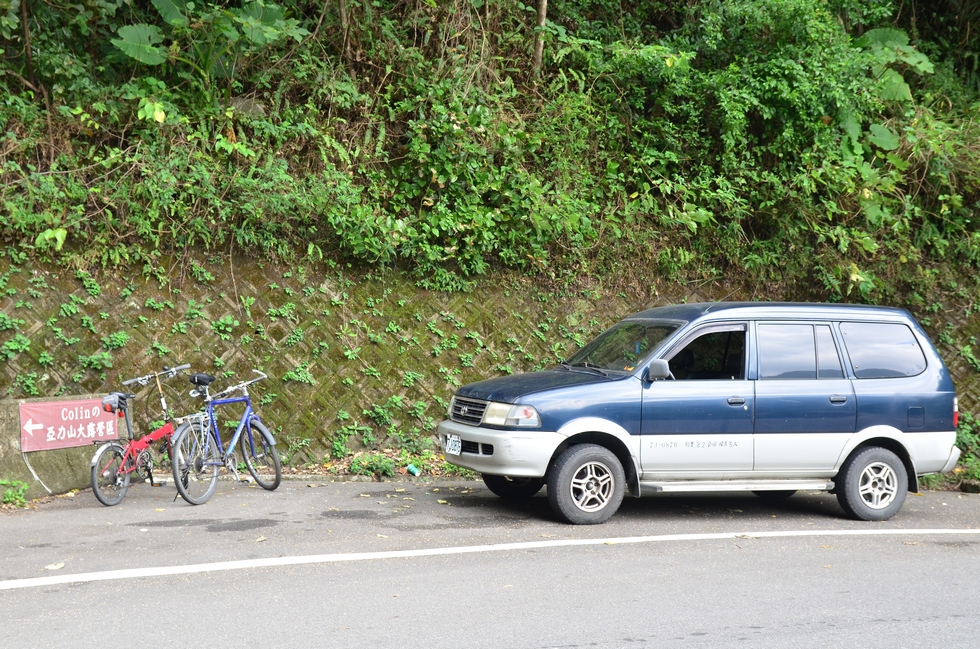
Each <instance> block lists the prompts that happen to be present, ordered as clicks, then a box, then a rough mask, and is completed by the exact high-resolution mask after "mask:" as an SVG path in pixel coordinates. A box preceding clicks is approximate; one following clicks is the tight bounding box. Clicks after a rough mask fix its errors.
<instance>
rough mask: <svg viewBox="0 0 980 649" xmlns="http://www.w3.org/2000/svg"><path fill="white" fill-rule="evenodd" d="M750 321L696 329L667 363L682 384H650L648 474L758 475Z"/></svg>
mask: <svg viewBox="0 0 980 649" xmlns="http://www.w3.org/2000/svg"><path fill="white" fill-rule="evenodd" d="M747 331H748V327H747V324H746V323H744V322H737V323H725V324H717V325H708V326H705V327H701V328H699V329H696V330H694V331H693V332H691V333H690V334H689V335H688V336H686V337H685V338H684V339H683V340H681V341H680V342H679V343H678V344H677V345H675V346H673V347H672V348H671V349H670V350H669V351H668V352H667V353H666V354H665V355H664V358H665V359H666V360H667V361H668V363H670V366H671V372H672V374H673V377H674V380H660V381H653V382H648V383H645V384H644V388H643V404H642V410H641V427H640V431H641V433H640V434H641V442H640V466H641V468H642V470H643V472H644V474H649V473H651V472H656V473H660V474H663V473H674V472H681V473H718V474H719V477H720V474H721V473H723V472H730V471H751V469H752V462H753V451H752V415H753V408H754V402H755V394H754V390H753V385H752V384H753V382H752V381H749V380H746V368H747V358H748V356H747V347H746V342H747Z"/></svg>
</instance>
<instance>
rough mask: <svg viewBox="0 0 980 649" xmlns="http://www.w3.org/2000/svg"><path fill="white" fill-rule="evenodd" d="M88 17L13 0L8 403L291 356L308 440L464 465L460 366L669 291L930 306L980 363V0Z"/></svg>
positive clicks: (285, 387) (579, 327) (489, 363)
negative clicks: (443, 428)
mask: <svg viewBox="0 0 980 649" xmlns="http://www.w3.org/2000/svg"><path fill="white" fill-rule="evenodd" d="M79 7H82V6H81V5H73V4H69V3H66V2H64V1H63V0H52V1H50V2H48V3H27V2H24V3H21V2H16V1H12V0H10V1H8V0H0V91H2V93H3V96H4V98H5V100H4V101H3V102H0V123H2V124H3V130H2V133H3V137H2V140H0V204H2V206H3V212H4V218H3V219H2V220H0V235H2V238H3V241H4V244H3V250H2V251H0V254H2V258H0V264H2V265H3V266H2V267H0V270H2V271H3V273H2V274H0V300H2V301H3V309H2V311H0V359H2V360H0V370H3V371H4V372H5V374H4V375H2V376H0V380H2V381H3V383H2V385H0V388H2V389H4V390H5V393H6V394H11V395H13V394H14V393H15V392H16V393H17V396H21V393H23V394H24V395H32V394H35V393H41V394H45V393H54V392H58V393H64V392H65V391H68V392H81V391H85V390H90V391H96V390H104V389H112V388H113V387H117V386H115V385H114V384H112V381H113V380H116V379H122V378H128V377H129V376H130V375H131V374H133V373H135V372H132V370H133V368H134V367H140V368H141V369H142V368H143V366H145V365H147V364H155V363H164V362H167V363H171V364H176V363H177V362H192V363H194V365H195V370H197V371H202V370H206V369H207V367H208V366H209V365H213V367H214V368H217V369H220V370H222V372H223V373H224V375H225V376H223V377H222V378H224V379H231V378H232V376H231V373H234V375H236V376H242V375H245V374H247V373H248V372H249V371H250V370H251V368H252V367H265V366H267V365H268V366H269V367H270V368H273V367H274V368H275V370H271V369H270V377H272V378H270V381H274V382H273V383H270V384H269V385H260V386H256V389H257V392H256V395H257V396H258V397H259V398H260V399H263V400H262V401H261V403H262V405H263V406H264V407H265V409H266V410H267V411H268V413H266V412H263V415H264V416H265V415H266V414H268V415H269V421H273V422H276V423H280V425H282V424H284V423H285V422H287V421H289V422H293V423H294V424H295V423H302V427H298V428H295V429H292V430H290V429H288V428H287V429H286V431H287V433H289V435H290V437H288V438H287V437H284V438H283V439H285V440H289V439H292V440H301V441H302V440H306V439H307V438H309V439H310V440H311V442H310V446H309V448H307V447H304V448H303V449H301V450H300V449H295V450H293V452H291V453H290V454H291V455H294V456H296V457H300V456H306V457H307V458H313V457H314V456H315V457H325V456H328V455H329V456H330V457H332V458H333V459H335V460H338V461H339V460H341V459H342V458H343V459H345V460H347V461H351V458H352V457H354V454H355V453H359V452H362V450H366V451H367V452H368V453H379V452H381V451H382V450H383V449H396V450H398V451H404V452H406V453H411V454H412V458H413V461H414V463H415V464H416V466H420V467H423V468H425V470H427V471H430V472H439V471H442V472H445V471H446V470H447V469H445V468H442V467H440V466H439V462H440V461H439V460H438V459H437V458H436V459H430V460H428V461H424V462H423V461H421V460H418V458H419V457H421V456H422V454H424V453H431V452H432V448H433V447H432V439H431V431H432V428H433V425H434V422H435V421H436V420H437V419H439V418H441V416H442V414H443V412H444V411H445V408H446V406H447V405H448V404H447V399H448V397H449V395H450V394H451V393H452V391H453V389H454V388H455V387H456V386H458V385H461V384H463V383H466V382H469V381H471V380H476V379H479V378H486V377H488V376H492V375H495V374H509V373H515V372H521V371H528V370H532V369H540V368H542V367H546V366H548V365H549V364H552V363H554V362H556V361H558V360H560V359H562V358H566V357H567V356H568V355H569V354H571V353H572V352H573V351H574V349H576V348H578V347H581V346H582V344H584V342H586V341H587V340H589V339H590V338H591V337H592V336H593V335H595V334H596V333H597V332H598V331H599V330H601V329H602V328H603V327H604V326H606V325H608V324H610V323H611V322H612V321H613V320H615V319H616V318H617V317H618V316H621V315H624V314H625V313H627V312H629V311H632V310H635V309H636V308H639V307H641V306H647V305H649V304H650V303H652V302H654V301H658V300H668V299H670V300H673V301H682V300H685V299H688V298H691V299H702V298H707V299H723V298H725V297H726V296H728V295H735V296H737V297H744V298H756V299H769V298H793V299H826V300H847V301H866V302H883V303H890V304H901V305H905V306H908V307H909V308H910V309H911V310H912V311H914V312H915V313H916V315H918V316H920V317H921V318H922V320H923V322H924V324H926V326H927V327H929V328H930V332H931V333H933V335H934V339H935V340H937V342H939V343H940V345H941V348H942V351H943V353H944V356H945V357H946V359H947V362H948V363H949V364H950V365H951V369H953V370H954V372H955V373H956V374H957V376H958V377H963V378H962V380H965V381H970V380H973V381H975V380H976V379H975V378H974V377H975V376H976V375H977V374H980V361H978V360H977V357H978V356H980V354H978V353H977V351H976V350H977V345H976V337H977V336H978V335H980V330H978V329H977V328H976V325H974V324H971V323H972V322H974V321H975V317H976V315H977V313H980V307H978V306H977V305H978V304H980V293H978V291H977V284H976V280H975V279H973V278H975V277H977V276H978V274H977V270H978V266H980V229H978V225H977V220H976V218H975V216H974V215H975V213H976V211H977V210H978V209H980V171H978V170H980V119H978V118H980V64H978V61H980V32H978V30H976V29H975V28H974V27H975V25H976V24H977V20H978V18H980V3H978V2H977V1H976V0H963V1H962V2H952V1H951V0H941V1H940V2H937V3H912V2H908V1H907V0H827V1H826V2H819V3H815V2H808V1H806V0H694V1H692V2H683V3H682V2H672V3H664V2H650V1H641V2H631V3H623V2H613V1H612V0H552V1H551V2H550V3H548V20H547V22H546V23H545V24H544V25H543V27H540V28H538V27H537V26H536V20H535V11H534V7H533V6H532V7H528V6H526V4H524V3H521V2H516V1H514V0H500V1H495V2H488V1H486V0H450V1H449V2H434V1H433V0H423V1H421V2H412V3H409V2H403V1H401V0H371V1H370V2H349V1H348V0H340V2H338V3H325V4H324V3H321V4H319V5H310V4H303V3H299V2H296V0H278V1H277V2H272V1H266V0H236V1H234V2H221V1H219V2H211V3H202V4H198V3H193V4H192V3H187V2H184V1H183V0H151V1H150V2H148V3H136V4H123V3H120V2H117V1H116V0H111V1H109V2H95V3H88V4H84V6H83V7H82V8H81V9H79ZM536 42H540V43H541V44H542V46H543V55H542V56H541V58H540V59H538V57H537V56H536V52H535V44H536ZM232 261H233V262H234V263H233V264H232V263H231V262H232ZM37 269H61V271H60V272H61V274H62V276H61V277H60V278H55V277H52V276H50V275H46V274H45V272H47V271H44V272H37ZM522 276H527V277H531V278H533V279H529V280H528V281H520V280H519V279H515V278H520V277H522ZM392 277H394V278H395V279H394V280H392ZM403 277H407V278H409V280H410V282H411V283H412V284H415V285H417V286H421V287H423V288H430V289H443V290H445V291H455V292H456V293H451V294H446V293H440V294H438V295H435V294H432V293H429V292H426V291H416V290H415V288H416V287H415V286H411V288H410V289H405V287H404V284H403ZM185 278H186V280H187V281H186V282H185V281H184V280H185ZM485 278H486V279H487V281H486V282H484V281H483V280H484V279H485ZM501 278H503V279H501ZM481 282H482V283H481ZM498 284H499V286H498ZM466 291H478V292H474V293H472V294H468V293H466ZM557 304H561V305H563V306H562V307H560V308H558V307H556V306H555V305H557ZM954 306H955V307H956V312H954ZM961 306H962V307H963V308H964V309H965V310H966V311H965V313H961V312H960V311H959V308H960V307H961ZM464 321H465V322H464ZM39 323H40V325H41V326H38V324H39ZM110 323H111V325H110ZM100 326H101V327H102V331H98V328H99V327H100ZM110 327H111V328H110ZM331 338H333V339H334V340H335V341H336V342H337V344H336V345H331V344H330V342H329V340H330V339H331ZM87 370H93V371H91V372H89V371H87ZM314 377H315V379H314ZM958 380H961V379H958ZM975 393H976V392H975V391H973V392H965V391H964V392H961V394H963V395H964V396H961V407H962V409H963V411H964V417H963V421H964V422H965V428H964V430H968V431H973V428H972V426H973V424H972V423H970V422H973V421H974V420H973V419H972V418H970V412H971V411H972V412H976V408H977V405H976V404H974V403H970V402H968V399H969V397H967V396H965V395H967V394H975ZM263 395H272V396H273V397H274V400H272V399H270V400H269V401H266V400H264V398H263ZM276 395H279V396H278V397H276ZM420 404H421V405H420ZM297 412H302V413H303V414H302V415H299V414H297ZM346 412H350V413H360V414H361V416H362V417H363V420H362V421H360V422H358V421H356V420H354V419H353V417H351V415H349V414H346ZM307 413H309V414H307ZM340 413H345V414H346V416H345V417H342V416H341V415H340ZM335 414H336V420H335V419H334V417H335ZM966 434H967V433H962V432H961V435H966ZM971 434H972V433H971ZM291 443H292V442H290V444H291ZM962 443H964V444H967V442H962ZM362 447H363V449H362ZM965 448H967V449H974V446H970V445H969V444H967V446H965ZM977 452H978V451H976V450H969V451H968V453H967V454H966V455H965V464H964V466H966V467H970V466H973V465H970V464H969V463H968V462H967V460H969V458H971V457H972V458H975V457H977ZM367 462H368V461H367V460H364V461H363V462H362V464H361V465H360V466H362V468H363V470H364V471H367V472H369V473H375V474H383V473H384V471H379V470H377V467H375V468H373V469H370V470H369V469H368V468H367ZM396 466H398V467H401V466H403V463H402V462H401V459H399V460H398V462H397V463H396ZM969 470H970V471H973V469H969Z"/></svg>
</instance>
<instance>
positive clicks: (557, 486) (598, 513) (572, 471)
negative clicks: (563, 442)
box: [548, 444, 626, 525]
mask: <svg viewBox="0 0 980 649" xmlns="http://www.w3.org/2000/svg"><path fill="white" fill-rule="evenodd" d="M625 485H626V475H625V473H624V472H623V466H622V464H620V462H619V459H618V458H617V457H616V456H615V454H613V452H612V451H610V450H609V449H607V448H604V447H602V446H597V445H595V444H579V445H576V446H572V447H570V448H569V449H568V450H566V451H565V452H564V453H562V454H561V455H560V456H558V459H557V460H556V461H555V464H554V465H553V466H552V467H551V470H550V471H549V473H548V501H549V502H550V503H551V508H552V509H553V510H554V511H555V513H556V514H557V515H558V516H559V517H561V519H562V520H564V521H565V522H567V523H572V524H575V525H595V524H597V523H603V522H605V521H606V520H608V519H609V517H610V516H612V515H613V514H615V513H616V510H617V509H619V505H620V504H621V503H622V502H623V493H624V490H625Z"/></svg>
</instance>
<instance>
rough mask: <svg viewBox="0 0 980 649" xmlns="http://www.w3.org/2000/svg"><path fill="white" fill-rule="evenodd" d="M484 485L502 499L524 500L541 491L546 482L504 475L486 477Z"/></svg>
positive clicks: (484, 477)
mask: <svg viewBox="0 0 980 649" xmlns="http://www.w3.org/2000/svg"><path fill="white" fill-rule="evenodd" d="M483 484H485V485H487V489H489V490H490V491H492V492H493V493H495V494H497V495H498V496H500V497H501V498H507V499H508V500H524V499H525V498H530V497H532V496H534V494H536V493H538V492H539V491H541V487H543V486H544V480H542V479H541V478H511V477H509V476H503V475H484V476H483Z"/></svg>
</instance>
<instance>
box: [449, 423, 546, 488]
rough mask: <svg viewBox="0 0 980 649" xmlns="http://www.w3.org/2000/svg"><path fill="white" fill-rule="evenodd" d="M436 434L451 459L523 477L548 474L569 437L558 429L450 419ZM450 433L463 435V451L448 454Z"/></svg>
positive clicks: (484, 470) (469, 466)
mask: <svg viewBox="0 0 980 649" xmlns="http://www.w3.org/2000/svg"><path fill="white" fill-rule="evenodd" d="M436 434H437V436H438V438H439V446H440V447H441V448H442V450H443V452H444V455H445V457H446V461H447V462H449V463H451V464H455V465H457V466H461V467H465V468H467V469H472V470H473V471H479V472H480V473H487V474H490V475H506V476H513V477H522V478H542V477H544V475H545V473H547V471H548V464H549V463H550V462H551V457H552V456H553V455H554V453H555V449H557V448H558V446H559V445H560V444H561V443H562V441H564V440H565V436H564V435H561V434H559V433H554V432H546V431H540V430H514V429H511V430H496V429H492V428H481V427H479V426H467V425H466V424H460V423H458V422H455V421H450V420H446V421H443V422H441V423H440V424H439V426H438V428H437V429H436ZM447 435H458V436H459V438H460V439H461V440H462V442H463V452H462V453H460V454H459V455H452V454H450V453H445V450H446V436H447Z"/></svg>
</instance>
